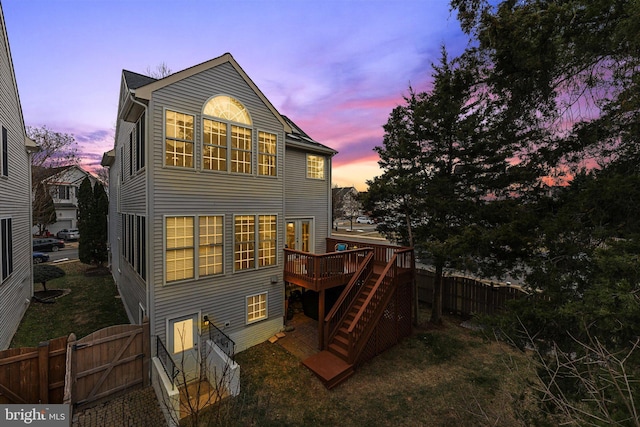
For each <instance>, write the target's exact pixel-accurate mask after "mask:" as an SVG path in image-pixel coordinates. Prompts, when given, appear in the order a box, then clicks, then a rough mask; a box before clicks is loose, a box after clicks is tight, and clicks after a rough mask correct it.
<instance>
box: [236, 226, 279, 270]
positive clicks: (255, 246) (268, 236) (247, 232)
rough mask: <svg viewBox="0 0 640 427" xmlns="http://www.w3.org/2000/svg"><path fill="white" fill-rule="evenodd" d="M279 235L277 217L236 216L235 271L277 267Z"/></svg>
mask: <svg viewBox="0 0 640 427" xmlns="http://www.w3.org/2000/svg"><path fill="white" fill-rule="evenodd" d="M256 220H257V224H258V227H257V228H256ZM277 234H278V226H277V216H276V215H257V216H255V215H238V216H236V217H235V232H234V242H235V243H234V268H235V270H236V271H239V270H247V269H253V268H260V267H268V266H271V265H275V264H276V262H277Z"/></svg>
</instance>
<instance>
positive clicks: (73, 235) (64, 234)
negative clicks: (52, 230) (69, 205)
mask: <svg viewBox="0 0 640 427" xmlns="http://www.w3.org/2000/svg"><path fill="white" fill-rule="evenodd" d="M56 236H58V238H59V239H64V240H78V239H79V238H80V230H78V229H77V228H72V229H70V230H68V229H66V228H63V229H62V230H60V231H58V234H56Z"/></svg>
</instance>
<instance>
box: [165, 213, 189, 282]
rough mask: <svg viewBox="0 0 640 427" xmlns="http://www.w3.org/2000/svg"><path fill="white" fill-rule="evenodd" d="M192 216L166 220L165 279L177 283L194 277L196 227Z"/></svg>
mask: <svg viewBox="0 0 640 427" xmlns="http://www.w3.org/2000/svg"><path fill="white" fill-rule="evenodd" d="M193 223H194V221H193V217H192V216H175V217H167V219H166V254H165V256H166V261H165V262H166V265H165V279H166V281H167V282H175V281H178V280H183V279H192V278H193V277H194V227H193Z"/></svg>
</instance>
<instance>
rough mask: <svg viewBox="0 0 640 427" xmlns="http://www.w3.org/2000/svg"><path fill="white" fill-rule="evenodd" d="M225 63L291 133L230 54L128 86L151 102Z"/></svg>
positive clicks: (136, 81)
mask: <svg viewBox="0 0 640 427" xmlns="http://www.w3.org/2000/svg"><path fill="white" fill-rule="evenodd" d="M225 63H228V64H230V65H231V66H232V67H233V68H234V69H235V70H236V71H237V72H238V74H240V77H242V78H243V79H244V81H245V82H246V83H247V85H249V87H251V89H252V90H253V91H254V92H255V93H256V95H258V97H259V98H260V100H261V101H262V102H264V104H265V105H266V106H267V108H268V109H269V110H271V112H272V113H273V115H274V116H276V117H277V118H278V120H280V122H281V123H282V125H283V126H284V128H285V132H291V128H290V127H289V124H288V123H287V122H286V121H285V120H284V119H283V118H282V115H281V114H280V113H279V112H278V110H276V108H275V107H274V106H273V104H271V101H269V100H268V99H267V97H266V96H264V94H263V93H262V91H261V90H260V89H259V88H258V86H256V84H255V83H254V82H253V80H251V78H250V77H249V76H248V75H247V73H245V72H244V70H243V69H242V67H240V65H239V64H238V63H237V62H236V60H235V59H234V58H233V56H231V54H230V53H225V54H224V55H222V56H218V57H217V58H213V59H210V60H209V61H206V62H203V63H201V64H198V65H194V66H193V67H189V68H186V69H184V70H182V71H178V72H177V73H173V74H171V75H168V76H167V77H164V78H162V79H158V80H156V79H151V77H148V79H151V80H152V81H150V82H148V83H147V84H144V85H142V86H138V87H136V88H132V87H131V86H129V85H128V84H127V86H128V87H129V89H130V90H131V91H132V92H133V94H134V95H135V97H136V98H137V99H138V100H143V101H149V100H150V99H151V93H152V92H153V91H155V90H158V89H162V88H163V87H165V86H168V85H170V84H173V83H176V82H178V81H180V80H183V79H186V78H187V77H191V76H193V75H196V74H198V73H201V72H203V71H206V70H209V69H211V68H215V67H218V66H220V65H222V64H225ZM132 74H133V73H132ZM138 76H140V75H138ZM129 77H130V78H132V79H133V81H132V83H133V84H136V83H140V82H141V80H136V79H135V78H136V76H129Z"/></svg>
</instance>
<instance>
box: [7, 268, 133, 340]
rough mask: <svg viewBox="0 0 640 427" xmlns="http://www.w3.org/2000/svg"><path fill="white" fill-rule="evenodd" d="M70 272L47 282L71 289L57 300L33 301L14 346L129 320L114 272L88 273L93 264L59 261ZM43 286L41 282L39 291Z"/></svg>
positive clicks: (80, 334) (51, 286)
mask: <svg viewBox="0 0 640 427" xmlns="http://www.w3.org/2000/svg"><path fill="white" fill-rule="evenodd" d="M58 266H59V267H60V268H62V269H63V270H64V271H65V272H66V275H65V276H64V277H61V278H59V279H55V280H51V281H49V282H47V289H48V290H51V289H69V290H70V291H71V292H70V293H69V294H67V295H65V296H62V297H60V298H58V299H56V300H55V302H54V303H53V304H44V303H39V302H36V301H35V300H34V301H32V302H31V304H30V306H29V308H28V309H27V312H26V314H25V315H24V318H23V319H22V323H21V324H20V327H19V328H18V331H17V332H16V334H15V336H14V337H13V341H12V342H11V347H12V348H13V347H33V346H37V345H38V343H40V342H41V341H46V340H48V339H53V338H58V337H61V336H68V335H69V334H70V333H71V332H73V333H75V334H76V337H77V338H82V337H84V336H86V335H89V334H90V333H92V332H95V331H97V330H99V329H102V328H104V327H107V326H111V325H118V324H122V323H129V319H128V318H127V315H126V313H125V311H124V306H123V305H122V302H121V301H120V298H119V296H118V291H117V289H116V286H115V284H114V282H113V278H112V277H111V275H106V276H99V277H87V276H85V271H86V270H87V269H89V268H91V267H90V266H88V265H86V264H82V263H80V262H79V261H72V262H68V263H64V264H58ZM40 290H42V285H41V284H39V283H37V284H36V285H35V291H40Z"/></svg>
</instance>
